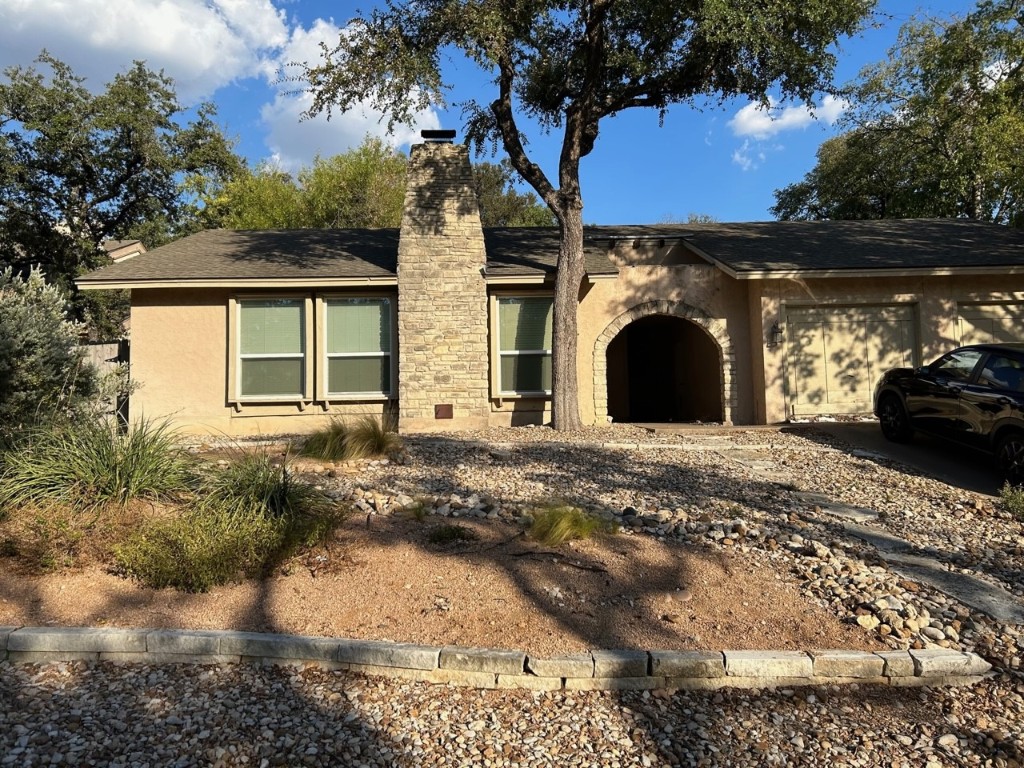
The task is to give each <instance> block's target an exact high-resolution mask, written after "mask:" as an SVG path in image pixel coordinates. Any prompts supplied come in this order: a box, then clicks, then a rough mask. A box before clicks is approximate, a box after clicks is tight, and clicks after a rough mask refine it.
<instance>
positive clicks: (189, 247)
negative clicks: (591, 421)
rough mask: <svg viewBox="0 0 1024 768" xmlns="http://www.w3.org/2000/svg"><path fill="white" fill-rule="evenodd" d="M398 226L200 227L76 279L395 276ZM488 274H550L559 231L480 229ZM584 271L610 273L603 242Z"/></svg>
mask: <svg viewBox="0 0 1024 768" xmlns="http://www.w3.org/2000/svg"><path fill="white" fill-rule="evenodd" d="M398 233H399V231H398V230H397V229H288V230H261V231H240V230H227V229H214V230H207V231H205V232H200V233H198V234H195V235H191V236H189V237H184V238H182V239H181V240H175V241H174V242H173V243H170V244H168V245H165V246H163V247H161V248H154V249H153V250H152V251H149V252H148V253H145V254H141V255H139V256H136V257H135V258H134V259H131V261H128V262H124V263H121V264H111V265H110V266H107V267H104V268H102V269H99V270H97V271H95V272H91V273H89V274H88V275H85V276H84V277H81V278H79V280H78V282H79V283H82V284H85V285H88V284H90V283H106V282H135V281H154V280H167V281H171V280H173V281H179V280H246V279H261V280H266V279H274V278H281V279H303V278H338V279H345V278H381V277H394V276H395V274H396V264H397V261H398ZM484 242H485V247H486V249H487V257H488V258H487V273H488V275H494V276H503V277H531V276H536V275H545V274H554V272H555V262H556V261H557V259H558V230H557V229H553V228H534V229H526V228H523V229H489V230H486V231H485V233H484ZM586 256H587V270H588V272H589V273H590V274H615V271H616V270H615V266H614V265H613V264H612V263H611V262H610V261H609V260H608V257H607V249H606V248H601V247H596V246H591V247H590V248H588V250H587V254H586Z"/></svg>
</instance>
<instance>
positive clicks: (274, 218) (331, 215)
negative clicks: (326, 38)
mask: <svg viewBox="0 0 1024 768" xmlns="http://www.w3.org/2000/svg"><path fill="white" fill-rule="evenodd" d="M407 165H408V158H407V157H406V156H405V155H404V154H402V153H401V152H398V151H396V150H394V149H392V148H391V147H389V146H388V145H387V144H385V143H384V142H382V141H381V140H380V139H376V138H371V137H367V139H366V140H365V141H364V142H363V143H362V145H360V146H359V147H357V148H356V149H353V150H350V151H348V152H344V153H342V154H339V155H335V156H334V157H330V158H326V159H325V158H321V157H318V158H316V159H315V160H314V161H313V164H312V165H311V166H309V167H306V168H303V169H301V170H300V171H299V172H298V174H297V175H296V176H295V177H293V176H291V175H289V174H287V173H284V172H283V171H281V170H279V169H277V168H275V167H273V166H269V165H262V166H259V167H257V168H256V169H255V170H254V171H251V172H249V171H247V172H244V173H241V174H239V175H238V176H236V177H235V178H234V179H232V180H230V181H228V182H227V183H226V184H225V185H224V186H223V187H222V188H220V189H218V190H216V191H214V192H212V193H211V194H209V195H208V196H207V197H206V198H205V199H206V207H205V209H204V211H203V213H202V216H203V219H204V223H205V225H206V226H208V227H211V226H213V227H216V226H221V227H226V228H228V229H303V228H317V227H331V228H355V229H361V228H368V229H378V228H383V227H397V226H399V225H400V224H401V222H402V206H403V204H404V201H405V177H406V171H407ZM473 173H474V177H475V180H476V188H477V194H478V195H479V198H480V207H481V219H482V221H483V225H484V226H485V227H533V226H551V225H552V224H553V223H554V218H553V217H552V216H551V212H550V211H549V210H548V208H547V206H544V205H541V204H540V203H539V202H538V200H537V198H536V197H535V196H534V195H533V194H530V193H520V192H518V191H517V190H516V188H515V179H516V173H515V171H514V170H513V169H512V167H511V166H510V165H509V164H508V163H507V162H505V163H503V164H499V165H495V164H493V163H478V164H477V165H475V166H474V168H473Z"/></svg>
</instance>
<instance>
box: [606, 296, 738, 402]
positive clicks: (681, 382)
mask: <svg viewBox="0 0 1024 768" xmlns="http://www.w3.org/2000/svg"><path fill="white" fill-rule="evenodd" d="M607 356H608V415H609V416H610V417H611V418H612V420H613V421H616V422H638V421H643V422H694V421H703V422H718V421H722V412H723V408H722V367H721V362H720V358H719V353H718V346H717V345H716V344H715V342H714V341H713V340H712V339H711V337H710V336H708V335H707V333H706V332H705V331H704V329H703V328H700V327H699V326H697V325H694V324H693V323H692V322H690V321H689V320H683V319H682V318H678V317H668V316H665V315H652V316H650V317H645V318H643V319H641V320H637V321H635V322H633V323H630V324H629V325H627V326H626V327H625V328H623V329H622V330H621V331H620V332H619V334H618V335H617V336H616V337H615V338H614V339H612V342H611V343H610V344H609V345H608V350H607Z"/></svg>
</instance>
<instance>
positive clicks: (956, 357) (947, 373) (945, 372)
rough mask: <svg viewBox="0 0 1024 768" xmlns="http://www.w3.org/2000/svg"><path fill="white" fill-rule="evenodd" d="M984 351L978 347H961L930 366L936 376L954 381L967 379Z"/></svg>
mask: <svg viewBox="0 0 1024 768" xmlns="http://www.w3.org/2000/svg"><path fill="white" fill-rule="evenodd" d="M981 355H982V353H981V352H979V351H978V350H976V349H959V350H957V351H955V352H950V353H949V354H948V355H946V356H945V357H942V358H939V360H937V361H936V362H934V363H932V364H931V366H930V368H931V370H932V373H934V374H935V375H936V376H941V377H942V378H945V379H950V380H952V381H967V380H968V379H969V378H971V374H972V373H974V368H975V366H976V365H977V364H978V361H979V360H980V359H981Z"/></svg>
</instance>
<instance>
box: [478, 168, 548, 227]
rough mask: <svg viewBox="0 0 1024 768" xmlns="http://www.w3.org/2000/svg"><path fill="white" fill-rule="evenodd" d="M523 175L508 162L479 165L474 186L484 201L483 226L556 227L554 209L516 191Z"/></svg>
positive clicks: (529, 194)
mask: <svg viewBox="0 0 1024 768" xmlns="http://www.w3.org/2000/svg"><path fill="white" fill-rule="evenodd" d="M518 178H519V174H517V173H516V172H515V169H514V168H512V164H511V163H509V161H508V160H507V159H503V160H502V161H501V162H500V163H497V164H495V163H477V164H475V165H474V166H473V182H474V184H475V185H476V194H477V198H478V199H479V200H480V222H481V223H482V224H483V226H485V227H553V226H555V217H554V214H552V213H551V209H550V208H548V207H547V206H546V205H544V204H543V203H541V202H539V201H538V200H537V196H536V195H534V194H533V193H532V192H525V193H521V192H518V191H516V187H515V183H516V181H517V180H518Z"/></svg>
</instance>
